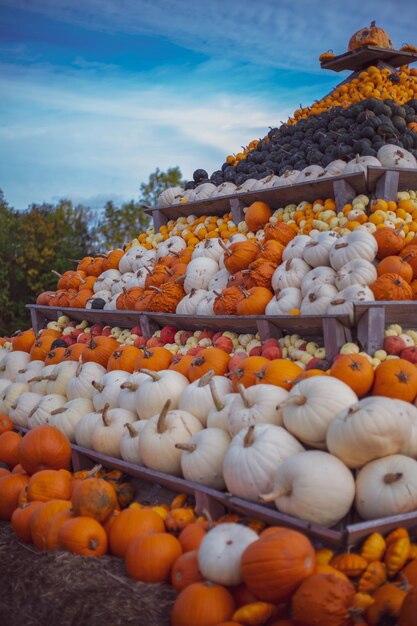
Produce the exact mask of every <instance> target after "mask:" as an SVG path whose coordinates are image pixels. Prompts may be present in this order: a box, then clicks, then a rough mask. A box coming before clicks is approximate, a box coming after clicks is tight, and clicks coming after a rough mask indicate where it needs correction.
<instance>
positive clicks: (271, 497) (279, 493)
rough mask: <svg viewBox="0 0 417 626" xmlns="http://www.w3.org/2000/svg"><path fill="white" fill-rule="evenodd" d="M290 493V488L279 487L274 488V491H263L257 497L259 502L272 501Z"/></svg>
mask: <svg viewBox="0 0 417 626" xmlns="http://www.w3.org/2000/svg"><path fill="white" fill-rule="evenodd" d="M290 493H291V490H286V489H282V488H281V489H276V490H275V491H271V493H264V494H262V495H260V496H259V499H260V501H261V502H273V501H274V500H276V499H277V498H280V497H281V496H286V495H289V494H290Z"/></svg>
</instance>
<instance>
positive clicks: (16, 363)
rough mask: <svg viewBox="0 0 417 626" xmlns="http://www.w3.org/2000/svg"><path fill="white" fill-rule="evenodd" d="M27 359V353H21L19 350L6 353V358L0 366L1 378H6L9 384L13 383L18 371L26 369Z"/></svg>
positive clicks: (28, 357)
mask: <svg viewBox="0 0 417 626" xmlns="http://www.w3.org/2000/svg"><path fill="white" fill-rule="evenodd" d="M29 359H30V356H29V354H28V352H22V351H21V350H14V351H13V352H8V353H7V355H6V357H5V358H4V359H3V360H2V363H1V366H0V372H1V376H2V378H7V379H8V380H10V381H11V382H13V381H14V379H15V378H16V376H17V374H18V372H19V370H22V369H24V368H25V367H27V365H28V363H29Z"/></svg>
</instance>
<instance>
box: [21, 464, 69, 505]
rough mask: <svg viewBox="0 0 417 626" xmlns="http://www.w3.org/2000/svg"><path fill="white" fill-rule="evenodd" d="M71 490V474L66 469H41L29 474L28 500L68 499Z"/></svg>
mask: <svg viewBox="0 0 417 626" xmlns="http://www.w3.org/2000/svg"><path fill="white" fill-rule="evenodd" d="M71 491H72V474H70V472H68V471H67V470H49V469H47V470H41V471H40V472H36V474H34V475H33V476H31V478H30V480H29V484H28V492H27V496H28V500H29V501H32V500H38V501H39V502H47V501H48V500H69V499H70V497H71Z"/></svg>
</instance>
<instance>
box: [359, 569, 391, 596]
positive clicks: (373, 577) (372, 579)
mask: <svg viewBox="0 0 417 626" xmlns="http://www.w3.org/2000/svg"><path fill="white" fill-rule="evenodd" d="M386 582H387V569H386V567H385V565H384V564H383V563H381V561H372V563H369V565H368V567H367V568H366V570H365V571H364V573H363V574H362V576H361V578H360V580H359V583H358V591H359V592H360V593H373V592H374V591H375V590H376V589H378V587H381V585H384V584H385V583H386Z"/></svg>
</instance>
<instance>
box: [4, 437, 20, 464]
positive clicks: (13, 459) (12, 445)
mask: <svg viewBox="0 0 417 626" xmlns="http://www.w3.org/2000/svg"><path fill="white" fill-rule="evenodd" d="M21 439H22V437H21V435H19V434H18V433H15V432H13V431H11V430H7V431H5V432H3V433H1V435H0V462H1V463H5V464H6V465H8V466H9V467H10V468H12V467H14V466H15V465H17V464H18V463H19V445H20V441H21Z"/></svg>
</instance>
